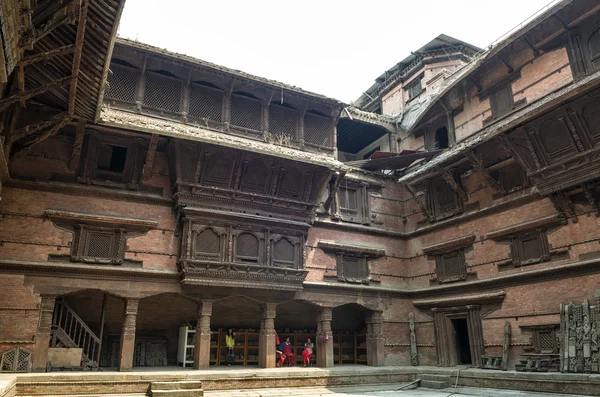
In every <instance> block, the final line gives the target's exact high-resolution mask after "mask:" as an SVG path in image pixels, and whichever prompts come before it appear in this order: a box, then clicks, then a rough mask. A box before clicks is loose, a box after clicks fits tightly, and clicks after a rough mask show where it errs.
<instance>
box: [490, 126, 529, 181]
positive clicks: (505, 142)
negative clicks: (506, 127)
mask: <svg viewBox="0 0 600 397" xmlns="http://www.w3.org/2000/svg"><path fill="white" fill-rule="evenodd" d="M497 142H498V143H499V144H500V146H502V147H503V148H504V150H506V151H507V152H508V154H509V155H510V157H512V158H513V159H514V160H515V161H516V162H517V163H519V165H520V166H521V167H523V170H525V172H529V171H531V169H530V167H529V164H527V162H526V161H525V159H524V158H523V156H521V154H520V153H519V152H518V151H517V149H516V148H515V145H514V144H513V143H512V142H511V140H510V139H509V138H508V136H506V135H500V136H499V137H498V138H497Z"/></svg>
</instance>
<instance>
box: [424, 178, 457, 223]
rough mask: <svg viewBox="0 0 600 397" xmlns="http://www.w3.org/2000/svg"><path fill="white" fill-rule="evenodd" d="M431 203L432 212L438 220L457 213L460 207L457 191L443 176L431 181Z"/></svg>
mask: <svg viewBox="0 0 600 397" xmlns="http://www.w3.org/2000/svg"><path fill="white" fill-rule="evenodd" d="M429 204H430V209H431V212H432V213H433V214H434V215H435V218H436V219H438V220H439V219H443V218H446V217H448V216H452V215H454V214H456V213H457V212H458V211H459V208H460V207H459V201H458V197H457V194H456V192H455V191H454V190H453V189H452V186H450V185H449V184H448V183H447V182H446V181H445V180H444V179H442V178H437V179H435V180H432V181H431V182H430V187H429Z"/></svg>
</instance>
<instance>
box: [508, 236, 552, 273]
mask: <svg viewBox="0 0 600 397" xmlns="http://www.w3.org/2000/svg"><path fill="white" fill-rule="evenodd" d="M511 254H512V260H513V264H514V265H515V266H524V265H530V264H533V263H538V262H541V261H546V260H549V259H550V252H549V249H548V240H547V237H546V233H545V231H544V230H536V231H533V232H529V233H526V234H522V235H518V236H515V237H513V238H512V241H511Z"/></svg>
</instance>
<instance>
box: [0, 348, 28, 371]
mask: <svg viewBox="0 0 600 397" xmlns="http://www.w3.org/2000/svg"><path fill="white" fill-rule="evenodd" d="M30 369H31V352H30V351H29V350H27V349H23V348H22V347H17V348H16V349H11V350H8V351H5V352H4V353H3V354H2V361H1V362H0V372H29V371H30Z"/></svg>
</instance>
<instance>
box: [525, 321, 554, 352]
mask: <svg viewBox="0 0 600 397" xmlns="http://www.w3.org/2000/svg"><path fill="white" fill-rule="evenodd" d="M531 342H532V345H533V348H534V350H535V352H536V353H542V354H552V353H558V350H559V348H558V341H557V338H556V329H555V328H553V327H540V328H534V330H533V337H532V338H531Z"/></svg>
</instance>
